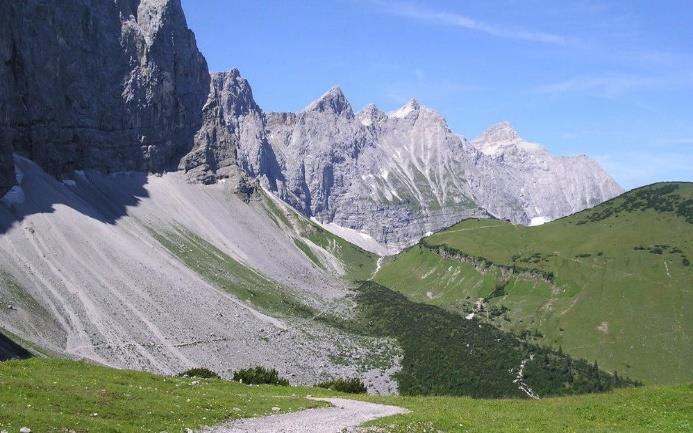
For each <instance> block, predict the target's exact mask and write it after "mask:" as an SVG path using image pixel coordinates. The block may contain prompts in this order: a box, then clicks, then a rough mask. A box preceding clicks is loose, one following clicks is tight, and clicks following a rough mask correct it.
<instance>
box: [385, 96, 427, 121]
mask: <svg viewBox="0 0 693 433" xmlns="http://www.w3.org/2000/svg"><path fill="white" fill-rule="evenodd" d="M420 109H421V105H419V102H418V101H417V100H416V99H411V100H409V102H407V103H406V104H404V105H402V107H400V108H399V109H397V110H395V111H392V112H391V113H390V117H396V118H399V119H403V118H405V117H407V116H408V115H409V114H410V113H413V112H416V111H419V110H420Z"/></svg>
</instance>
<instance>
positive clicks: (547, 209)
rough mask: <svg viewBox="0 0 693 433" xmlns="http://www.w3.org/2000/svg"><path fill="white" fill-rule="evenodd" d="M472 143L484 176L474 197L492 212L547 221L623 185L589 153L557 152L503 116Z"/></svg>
mask: <svg viewBox="0 0 693 433" xmlns="http://www.w3.org/2000/svg"><path fill="white" fill-rule="evenodd" d="M472 145H473V146H474V147H475V148H476V149H477V150H478V151H480V152H481V153H482V155H483V156H482V157H481V158H479V159H478V160H477V162H476V168H477V169H478V174H479V176H480V179H482V180H481V181H480V182H479V183H475V188H474V197H475V198H476V200H477V202H478V203H480V204H481V205H482V206H483V207H484V208H485V209H487V210H488V211H489V212H490V213H491V214H493V215H495V216H497V217H499V218H501V219H508V220H510V221H512V222H516V223H522V224H541V223H543V222H546V221H550V220H553V219H556V218H560V217H563V216H566V215H569V214H572V213H575V212H578V211H580V210H583V209H586V208H589V207H592V206H595V205H597V204H599V203H601V202H603V201H605V200H608V199H610V198H612V197H615V196H617V195H618V194H620V193H622V192H623V189H622V188H621V187H620V186H619V185H618V184H617V183H616V182H615V181H614V180H613V179H612V178H611V177H610V176H609V175H608V174H607V173H606V172H605V171H604V170H603V169H602V168H601V167H600V166H599V164H597V162H596V161H594V160H593V159H591V158H589V157H588V156H586V155H580V156H571V157H565V156H556V155H553V154H551V153H550V152H548V151H547V150H546V149H545V148H544V147H543V146H541V145H539V144H536V143H531V142H529V141H526V140H525V139H523V138H522V137H520V135H519V134H518V133H517V132H516V131H515V130H514V129H513V128H512V126H511V125H510V123H508V122H502V123H498V124H496V125H494V126H491V127H490V128H489V129H487V130H486V131H485V132H484V133H483V134H482V135H481V136H480V137H479V138H477V139H475V140H474V141H472Z"/></svg>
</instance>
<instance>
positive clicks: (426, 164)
mask: <svg viewBox="0 0 693 433" xmlns="http://www.w3.org/2000/svg"><path fill="white" fill-rule="evenodd" d="M266 127H267V139H268V141H269V142H270V144H271V146H272V148H273V149H274V153H275V155H276V158H277V162H278V166H279V168H280V170H281V176H277V175H276V174H272V175H273V181H274V182H275V184H276V193H277V195H279V197H281V198H282V199H283V200H285V201H287V202H288V203H290V204H291V205H292V206H294V207H295V208H296V209H299V210H300V211H301V212H303V213H304V214H306V215H309V216H311V217H314V218H316V219H317V220H319V221H320V222H323V223H334V224H337V225H339V226H341V227H345V228H350V229H354V230H357V231H361V232H363V233H365V234H366V235H368V236H370V237H373V238H375V239H376V240H378V241H379V242H382V243H385V244H387V245H388V246H390V247H392V248H394V249H397V248H401V247H403V246H406V245H408V244H410V243H411V242H412V241H414V240H417V239H419V238H420V237H422V236H424V235H425V234H426V233H427V232H431V231H435V230H438V229H440V228H443V227H445V226H448V225H450V224H453V223H454V222H456V221H459V220H460V219H461V218H463V217H465V216H472V215H482V214H484V211H483V210H481V209H479V208H478V206H476V204H475V203H474V202H473V201H472V200H471V190H470V189H469V186H468V184H467V182H466V179H465V176H466V171H465V170H464V169H460V168H464V167H466V166H468V165H470V163H471V160H470V159H469V154H470V152H471V153H472V154H474V153H475V152H476V151H475V150H474V148H473V147H472V146H471V145H469V144H468V143H466V142H464V141H462V140H460V139H459V137H457V136H456V135H455V134H453V133H452V132H451V131H450V130H449V128H448V127H447V124H446V123H445V121H444V119H442V117H440V116H439V115H438V114H437V113H435V112H433V111H432V110H429V109H427V108H423V107H420V106H419V105H418V103H417V102H416V101H412V102H410V103H409V104H407V105H406V106H405V107H403V108H402V109H401V110H398V111H397V112H393V113H389V114H387V113H384V112H382V111H380V110H378V109H377V107H375V106H373V105H370V106H368V107H366V108H365V109H364V110H362V111H361V112H359V113H357V114H354V113H353V111H352V109H351V106H350V105H349V103H348V102H347V101H346V98H345V97H344V95H343V94H342V92H341V90H339V89H338V88H333V89H330V90H329V91H328V92H327V93H325V94H324V95H323V96H322V97H320V98H319V99H318V100H317V101H315V102H313V103H312V104H310V105H309V106H308V107H307V108H306V109H305V110H304V111H303V112H301V113H270V114H268V115H267V123H266Z"/></svg>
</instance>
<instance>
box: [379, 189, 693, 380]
mask: <svg viewBox="0 0 693 433" xmlns="http://www.w3.org/2000/svg"><path fill="white" fill-rule="evenodd" d="M691 209H693V184H690V183H677V184H657V185H652V186H649V187H645V188H641V189H638V190H634V191H631V192H629V193H626V194H624V195H623V196H621V197H618V198H616V199H614V200H611V201H609V202H606V203H604V204H602V205H600V206H597V207H595V208H594V209H592V210H588V211H584V212H581V213H578V214H576V215H573V216H571V217H567V218H563V219H560V220H557V221H554V222H551V223H548V224H545V225H543V226H539V227H524V226H516V225H513V224H510V223H506V222H502V221H496V220H466V221H463V222H461V223H459V224H457V225H455V226H453V227H451V228H449V229H447V230H444V231H442V232H439V233H436V234H434V235H432V236H429V237H427V238H425V239H423V240H422V242H421V243H420V244H419V245H417V246H415V247H413V248H411V249H409V250H406V251H404V252H402V253H401V254H400V255H398V256H396V257H394V258H393V259H389V261H388V262H386V263H385V264H384V266H383V267H382V269H381V270H380V272H378V274H377V275H376V278H375V280H376V281H377V282H378V283H380V284H383V285H385V286H387V287H390V288H393V289H396V290H399V291H401V292H402V293H404V294H406V295H407V296H408V297H409V298H411V299H412V300H415V301H418V302H426V303H430V304H434V305H440V306H443V307H445V308H447V309H450V310H453V311H457V312H461V313H463V314H469V313H470V312H472V311H473V310H474V303H475V302H476V301H478V300H479V299H480V298H483V299H485V301H486V302H485V303H484V311H480V312H477V313H476V316H477V317H482V318H484V319H485V320H487V321H490V322H493V323H494V324H495V325H496V326H498V327H500V328H502V329H507V330H511V331H514V332H516V333H519V332H523V331H524V332H526V333H529V334H530V336H529V337H530V338H532V336H534V337H533V338H532V339H534V340H535V341H537V342H540V343H542V344H551V345H552V346H553V347H555V348H558V347H561V348H562V349H563V350H564V351H567V352H568V353H571V354H573V355H575V356H578V357H582V358H586V359H590V360H597V361H598V362H599V365H600V366H601V367H603V368H606V369H607V370H609V371H614V370H617V371H619V372H620V373H622V374H627V375H628V376H630V377H632V378H636V379H640V380H643V381H645V382H646V383H647V382H649V383H676V382H679V383H680V382H688V381H691V380H693V370H692V369H691V368H690V360H691V359H693V339H692V338H691V330H692V329H693V315H692V314H690V311H691V309H692V308H693V296H692V294H693V266H691V265H690V259H691V258H693V223H692V222H691V221H693V210H691ZM499 289H500V290H499ZM501 306H503V307H505V308H508V309H509V310H508V311H504V309H503V308H502V307H501ZM492 308H495V310H492Z"/></svg>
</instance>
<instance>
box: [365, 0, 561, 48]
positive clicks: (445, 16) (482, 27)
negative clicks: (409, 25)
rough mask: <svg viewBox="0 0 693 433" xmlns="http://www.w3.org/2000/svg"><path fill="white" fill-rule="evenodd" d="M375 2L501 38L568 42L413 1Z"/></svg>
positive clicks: (402, 12) (391, 10)
mask: <svg viewBox="0 0 693 433" xmlns="http://www.w3.org/2000/svg"><path fill="white" fill-rule="evenodd" d="M373 3H375V4H377V5H378V6H379V7H380V8H381V9H382V10H383V11H384V12H386V13H389V14H392V15H398V16H402V17H407V18H413V19H416V20H419V21H425V22H428V23H432V24H437V25H443V26H452V27H459V28H463V29H468V30H474V31H478V32H482V33H486V34H488V35H491V36H496V37H500V38H508V39H519V40H525V41H532V42H542V43H547V44H558V45H563V44H566V43H567V42H568V41H567V39H566V38H565V37H563V36H560V35H556V34H552V33H546V32H541V31H535V30H529V29H523V28H517V27H505V26H499V25H495V24H491V23H486V22H483V21H479V20H476V19H474V18H471V17H468V16H466V15H462V14H457V13H452V12H447V11H437V10H433V9H428V8H424V7H421V6H418V5H415V4H412V3H400V2H385V1H381V0H373Z"/></svg>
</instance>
